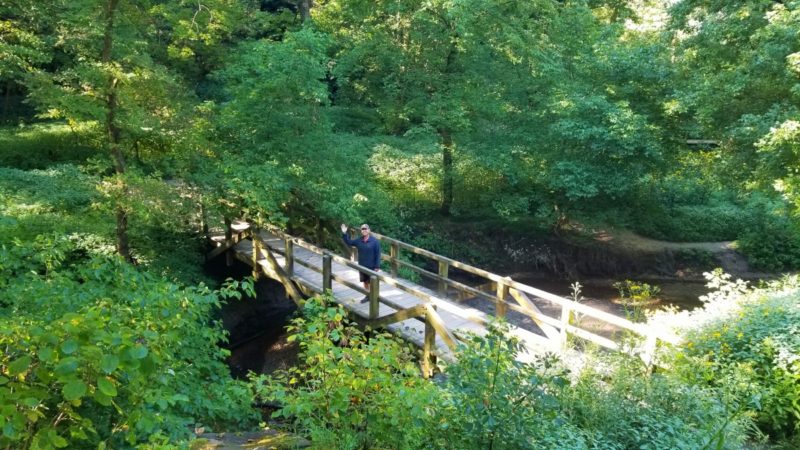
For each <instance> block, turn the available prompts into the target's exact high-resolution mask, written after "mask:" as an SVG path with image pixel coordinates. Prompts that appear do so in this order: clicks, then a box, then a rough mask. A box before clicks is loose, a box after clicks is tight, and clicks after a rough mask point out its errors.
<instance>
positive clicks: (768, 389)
mask: <svg viewBox="0 0 800 450" xmlns="http://www.w3.org/2000/svg"><path fill="white" fill-rule="evenodd" d="M776 290H778V291H780V292H776ZM737 297H738V298H736V297H734V298H733V299H730V298H728V299H725V300H727V301H728V302H731V303H733V304H734V305H735V306H734V307H730V308H728V309H727V310H726V311H724V313H723V314H717V315H716V317H715V319H713V320H710V321H709V322H708V323H707V324H706V325H705V326H703V327H701V328H698V329H695V330H692V331H690V332H689V333H688V334H687V336H686V339H687V343H686V345H685V349H684V353H683V354H682V355H681V356H680V357H679V358H678V364H677V368H678V370H679V372H680V373H682V374H683V376H684V377H685V378H686V379H688V380H689V381H691V382H696V383H702V384H706V385H710V386H715V387H719V388H721V389H725V390H728V391H731V392H734V393H735V395H736V396H737V401H738V403H740V404H741V405H742V408H744V409H748V410H752V411H754V413H755V417H756V421H757V423H758V425H759V427H760V428H761V430H762V431H764V432H765V433H767V434H769V435H771V436H773V437H791V436H795V437H796V436H797V435H798V431H800V356H799V355H800V293H798V291H797V280H796V279H794V280H789V281H788V282H784V284H783V285H780V286H778V285H776V286H772V287H771V288H770V289H768V290H767V291H759V290H756V291H750V292H746V293H739V295H738V296H737ZM713 306H714V305H713V304H712V305H707V308H709V307H713ZM698 314H699V313H698Z"/></svg>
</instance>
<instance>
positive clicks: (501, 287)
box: [215, 223, 677, 364]
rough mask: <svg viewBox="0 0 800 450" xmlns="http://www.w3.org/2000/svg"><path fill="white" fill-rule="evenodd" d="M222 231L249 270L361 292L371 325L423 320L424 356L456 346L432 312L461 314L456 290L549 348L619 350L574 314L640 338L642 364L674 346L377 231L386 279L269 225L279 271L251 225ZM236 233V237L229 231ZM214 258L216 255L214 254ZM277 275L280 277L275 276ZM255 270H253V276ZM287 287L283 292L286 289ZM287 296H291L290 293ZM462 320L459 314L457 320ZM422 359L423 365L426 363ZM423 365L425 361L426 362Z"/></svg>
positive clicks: (647, 330)
mask: <svg viewBox="0 0 800 450" xmlns="http://www.w3.org/2000/svg"><path fill="white" fill-rule="evenodd" d="M226 228H228V231H226V242H225V243H224V244H223V246H225V247H226V248H230V247H231V246H232V245H234V244H235V243H236V242H238V241H239V240H241V239H243V238H244V237H250V238H252V240H253V245H254V251H253V261H252V265H253V267H254V268H256V267H258V259H259V255H261V256H263V257H264V258H266V259H267V260H269V261H271V262H270V265H271V266H274V267H272V270H274V271H276V275H277V276H278V277H280V276H281V275H282V276H284V277H286V278H287V279H291V280H293V281H295V282H298V281H300V279H299V277H294V266H295V264H300V265H303V266H304V267H306V268H308V269H310V270H312V271H315V272H317V273H320V275H321V285H320V286H318V287H315V286H311V285H308V284H307V283H306V287H308V288H310V289H312V290H316V291H317V292H320V293H321V292H324V291H325V290H327V289H330V288H331V286H332V282H333V281H336V282H337V283H340V284H342V285H345V286H347V287H349V288H351V289H353V290H355V291H357V292H361V293H364V294H366V295H367V296H368V298H369V314H368V316H367V320H368V321H369V323H370V324H371V325H373V326H385V325H388V324H391V323H395V322H400V321H402V320H407V319H417V320H421V321H423V322H425V325H426V326H425V340H424V345H423V351H424V353H425V354H426V355H431V352H432V351H433V345H434V341H435V337H436V336H439V337H440V338H441V339H442V341H443V342H444V343H445V344H446V345H447V346H448V347H450V348H454V347H455V345H456V338H455V336H454V335H453V334H452V332H451V331H450V330H448V329H447V327H446V326H445V324H444V322H443V321H442V319H441V317H440V316H439V314H438V313H437V311H436V308H437V306H438V307H440V308H445V309H450V308H452V312H454V313H456V314H459V313H463V311H462V310H460V309H459V308H458V307H457V306H454V305H452V304H451V303H449V302H448V301H446V300H444V298H446V297H447V295H446V294H447V291H448V288H454V289H456V290H459V291H460V292H463V293H467V294H471V295H474V296H478V297H482V298H485V299H487V300H489V301H491V302H493V303H494V305H495V311H496V315H497V316H501V317H502V316H505V315H506V314H507V311H508V310H512V311H516V312H518V313H520V314H523V315H524V316H526V317H528V318H530V319H531V320H532V321H534V323H536V324H537V325H538V326H539V328H540V329H541V330H542V331H543V333H544V334H545V336H546V338H547V339H548V340H549V342H550V344H551V345H552V347H554V348H562V349H563V348H567V346H568V342H569V336H575V337H578V338H580V339H583V340H586V341H589V342H592V343H595V344H597V345H599V346H601V347H605V348H609V349H612V350H620V349H621V345H620V343H618V342H616V341H615V340H614V339H612V338H609V337H605V336H601V335H599V334H597V333H594V332H592V331H589V330H587V329H585V328H583V327H582V326H581V325H583V324H584V323H585V322H584V321H577V323H575V321H573V320H572V318H573V317H574V315H576V314H580V315H581V316H582V317H591V318H593V319H595V320H596V321H598V322H600V323H601V324H608V325H611V326H613V327H616V329H622V330H628V331H630V332H632V333H634V334H636V335H639V336H641V337H643V343H642V344H641V345H640V346H639V347H638V348H637V351H638V352H639V354H640V356H641V357H642V358H643V359H644V360H645V361H647V362H648V363H649V362H650V361H652V358H653V356H654V354H655V350H656V348H657V345H658V341H663V342H669V343H675V342H677V338H676V337H675V336H673V335H671V334H669V333H665V332H662V331H661V330H659V329H657V328H655V327H653V326H650V325H648V324H643V323H634V322H631V321H630V320H627V319H624V318H621V317H619V316H616V315H613V314H610V313H607V312H604V311H601V310H598V309H596V308H592V307H590V306H587V305H584V304H581V303H579V302H576V301H573V300H570V299H567V298H564V297H561V296H558V295H555V294H552V293H549V292H546V291H543V290H540V289H537V288H534V287H532V286H528V285H526V284H523V283H520V282H517V281H515V280H512V279H511V278H509V277H503V276H500V275H497V274H494V273H491V272H488V271H486V270H483V269H480V268H478V267H475V266H472V265H469V264H465V263H463V262H460V261H456V260H453V259H451V258H448V257H445V256H442V255H439V254H436V253H433V252H430V251H428V250H425V249H423V248H420V247H417V246H414V245H412V244H408V243H406V242H403V241H400V240H397V239H393V238H390V237H388V236H383V235H381V234H379V233H374V232H373V234H375V235H376V237H378V238H379V239H381V241H383V242H385V243H388V244H389V246H390V249H391V251H390V253H389V255H388V256H387V255H384V259H386V260H388V262H389V265H390V267H391V271H390V273H391V275H387V274H384V273H382V272H375V271H372V270H370V269H367V268H365V267H362V266H360V265H358V264H357V263H355V262H353V261H351V260H350V259H347V258H343V257H341V256H339V255H336V254H334V253H331V252H330V251H328V250H326V249H323V248H320V247H317V246H315V245H313V244H311V243H309V242H306V241H304V240H302V239H300V238H297V237H294V236H291V235H288V234H286V233H284V232H283V231H282V230H280V229H277V228H274V227H267V229H268V230H269V231H270V233H271V234H273V235H275V236H277V237H278V238H280V239H282V240H283V244H284V250H283V256H284V265H283V266H282V267H279V266H278V263H277V261H276V260H275V258H274V256H273V255H272V253H271V251H270V247H269V246H268V245H267V243H266V242H263V240H262V238H261V237H260V236H259V234H258V232H257V231H253V227H250V226H249V225H243V224H242V223H238V224H237V223H234V224H232V225H231V224H228V227H226ZM231 230H233V231H237V233H236V234H234V233H233V231H231ZM295 246H298V247H301V248H304V249H306V250H308V251H310V252H313V253H315V254H317V255H319V256H320V257H321V258H322V261H321V267H320V266H317V265H314V264H310V263H307V262H306V261H304V260H302V259H299V258H297V259H296V258H294V248H295ZM219 251H220V248H218V249H217V250H215V252H219ZM401 251H408V252H411V253H413V254H417V255H420V256H423V257H426V258H429V259H431V260H433V261H435V262H436V263H437V264H438V268H439V270H438V273H433V272H430V271H428V270H426V269H424V268H421V267H418V266H416V265H414V264H411V263H410V262H406V261H404V260H402V259H401ZM217 254H219V253H217ZM333 262H336V263H338V264H341V265H344V266H347V267H348V268H351V269H353V270H355V271H359V272H362V273H364V274H366V275H367V276H368V277H369V278H370V280H371V283H370V289H369V290H365V289H363V288H362V287H361V286H359V285H358V284H356V283H353V282H351V281H349V280H347V279H345V278H343V277H341V276H339V275H336V274H335V273H333V270H332V263H333ZM400 267H405V268H408V269H410V270H413V271H415V272H417V273H419V274H421V275H423V276H427V277H429V278H432V279H434V280H436V281H437V288H438V291H439V292H438V295H431V294H429V293H427V292H425V291H423V290H421V289H418V288H416V287H414V286H412V285H410V283H408V282H403V281H401V279H399V278H398V272H399V268H400ZM450 267H453V268H456V269H459V270H462V271H464V272H467V273H470V274H473V275H475V276H478V277H480V278H482V279H485V280H488V281H490V282H492V283H493V284H494V285H495V286H496V289H495V290H494V291H495V292H494V293H488V292H484V291H482V290H480V289H476V288H474V287H471V286H468V285H466V284H464V283H461V282H459V281H456V280H453V279H452V278H450V276H449V269H450ZM278 272H280V273H278ZM255 274H256V272H255V271H254V275H255ZM381 283H383V284H387V285H391V286H394V287H396V288H397V289H400V290H402V291H404V292H407V293H409V294H411V295H413V296H415V297H417V298H419V299H420V300H421V301H422V302H423V304H422V305H418V306H415V307H412V308H406V307H403V306H402V305H399V304H397V303H395V302H393V301H391V300H390V299H388V298H385V297H383V296H381V294H380V286H381ZM287 289H289V288H288V287H287ZM293 296H297V294H294V295H293ZM509 297H510V298H511V301H509ZM531 298H536V299H540V300H544V301H547V302H549V303H550V304H551V305H555V306H556V307H557V308H559V309H560V314H559V315H558V316H557V317H553V316H550V315H547V314H544V313H543V312H542V311H541V310H540V309H539V308H538V307H537V306H536V304H534V302H533V301H532V300H531ZM379 304H385V305H386V306H389V307H391V308H393V309H395V310H396V312H394V313H392V314H390V315H388V316H384V317H378V315H379V310H380V307H379ZM462 317H463V316H462ZM465 318H466V319H468V320H471V321H473V322H476V323H479V324H481V325H486V324H487V322H488V319H487V318H486V316H483V315H470V316H468V317H465ZM426 361H428V360H427V359H426ZM426 364H427V363H426Z"/></svg>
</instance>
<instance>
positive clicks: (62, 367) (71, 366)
mask: <svg viewBox="0 0 800 450" xmlns="http://www.w3.org/2000/svg"><path fill="white" fill-rule="evenodd" d="M77 369H78V360H77V359H75V358H72V357H69V358H64V359H62V360H61V361H59V363H58V365H57V366H56V369H55V372H56V375H58V376H60V377H64V376H67V375H71V374H73V373H75V371H76V370H77Z"/></svg>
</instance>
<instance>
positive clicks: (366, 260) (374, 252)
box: [341, 224, 381, 303]
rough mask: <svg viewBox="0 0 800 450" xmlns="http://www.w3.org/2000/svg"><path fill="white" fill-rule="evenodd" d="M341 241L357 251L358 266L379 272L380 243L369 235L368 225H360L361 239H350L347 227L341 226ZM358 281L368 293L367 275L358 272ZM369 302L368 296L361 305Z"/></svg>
mask: <svg viewBox="0 0 800 450" xmlns="http://www.w3.org/2000/svg"><path fill="white" fill-rule="evenodd" d="M341 228H342V239H343V240H344V243H345V244H347V245H351V246H353V247H355V248H357V249H358V264H359V265H362V266H364V267H366V268H367V269H371V270H374V271H376V272H378V271H380V270H381V243H380V241H378V239H377V238H376V237H375V236H373V235H372V234H370V232H369V225H367V224H362V225H361V238H360V239H352V240H351V239H350V236H348V235H347V225H345V224H342V227H341ZM358 274H359V279H360V280H361V282H362V283H364V289H366V290H367V292H369V275H367V274H366V273H364V272H359V273H358ZM368 301H369V295H367V296H366V297H364V299H362V300H361V302H362V303H365V302H368Z"/></svg>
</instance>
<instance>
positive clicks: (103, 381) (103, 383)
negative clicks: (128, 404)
mask: <svg viewBox="0 0 800 450" xmlns="http://www.w3.org/2000/svg"><path fill="white" fill-rule="evenodd" d="M97 388H98V389H100V392H102V393H103V394H105V395H107V396H109V397H116V396H117V387H116V386H114V383H113V382H111V380H109V379H108V378H105V377H100V378H98V379H97Z"/></svg>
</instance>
